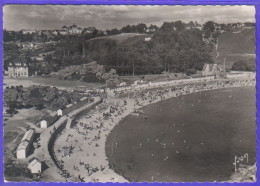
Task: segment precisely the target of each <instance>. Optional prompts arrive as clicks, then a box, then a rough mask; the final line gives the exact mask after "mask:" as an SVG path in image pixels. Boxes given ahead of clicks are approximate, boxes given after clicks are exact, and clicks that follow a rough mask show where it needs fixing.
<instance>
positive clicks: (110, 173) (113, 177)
mask: <svg viewBox="0 0 260 186" xmlns="http://www.w3.org/2000/svg"><path fill="white" fill-rule="evenodd" d="M229 81H230V80H229ZM229 81H227V82H229ZM238 82H239V83H238ZM214 83H215V84H214ZM214 83H213V84H214V85H207V86H206V87H203V89H202V88H201V87H199V86H198V87H199V88H198V87H195V85H192V86H190V87H187V85H185V87H186V88H187V90H186V88H185V87H184V88H181V89H182V90H174V91H169V90H170V89H171V87H164V88H163V89H164V91H165V90H168V91H166V93H165V94H163V95H159V96H154V97H153V100H152V101H151V100H149V99H143V98H141V97H138V96H137V97H135V98H122V99H120V98H115V97H113V98H111V97H108V98H107V99H106V100H105V101H104V102H103V103H102V104H101V105H100V106H98V107H96V109H95V110H92V111H90V112H89V113H88V114H87V115H86V116H84V117H81V118H80V119H79V120H78V123H79V125H76V127H75V128H74V129H66V130H65V131H64V133H63V134H62V135H61V136H60V137H59V138H58V139H57V141H56V143H55V146H56V147H55V154H56V156H57V159H59V160H62V161H63V162H64V168H65V169H66V170H70V171H69V172H70V174H71V175H72V176H73V177H74V178H78V179H79V181H84V182H128V180H127V179H126V178H124V177H123V176H122V175H120V173H116V172H115V171H114V170H113V169H112V168H111V167H110V166H111V165H109V162H108V159H107V156H106V152H105V145H106V141H107V136H108V135H109V133H110V132H111V131H112V130H113V128H114V127H115V126H116V125H118V124H120V121H121V120H123V119H124V118H125V117H126V116H128V115H129V114H131V113H132V112H134V111H135V110H138V109H141V108H142V107H144V106H147V105H149V104H153V103H158V102H160V101H163V100H166V99H169V98H174V97H178V96H180V95H186V94H191V93H195V92H200V91H207V90H214V89H221V88H230V87H243V86H253V85H254V82H253V83H251V85H249V83H248V82H247V83H246V82H240V81H236V80H235V81H234V82H233V83H232V84H229V83H227V84H224V85H222V84H220V85H218V86H216V83H219V82H218V81H216V82H214ZM196 88H197V89H196ZM143 91H144V90H140V92H143ZM146 91H148V92H147V94H148V95H149V90H146ZM158 91H159V92H160V91H162V90H158V89H157V90H156V91H154V92H158ZM146 98H147V97H146ZM111 105H112V106H114V107H116V109H115V110H116V111H115V112H113V114H111V117H110V118H109V119H107V120H105V119H103V116H104V115H103V113H108V112H109V111H111V108H110V110H109V108H108V107H109V106H111ZM84 130H85V132H82V131H84ZM82 139H83V140H82ZM63 142H66V143H67V144H66V143H65V144H64V143H63ZM64 147H71V148H73V149H74V152H72V153H69V154H68V153H65V152H66V149H63V148H64ZM75 151H77V152H76V153H75ZM90 152H91V154H90ZM62 153H63V155H62ZM65 154H68V155H65ZM70 158H72V159H75V161H73V162H71V161H69V159H70ZM77 163H78V164H77ZM100 178H102V180H101V179H100Z"/></svg>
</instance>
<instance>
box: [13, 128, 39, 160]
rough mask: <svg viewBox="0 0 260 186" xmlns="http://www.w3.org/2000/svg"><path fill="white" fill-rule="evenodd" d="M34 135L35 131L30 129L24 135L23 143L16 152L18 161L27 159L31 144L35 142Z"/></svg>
mask: <svg viewBox="0 0 260 186" xmlns="http://www.w3.org/2000/svg"><path fill="white" fill-rule="evenodd" d="M34 133H35V130H34V129H30V130H28V131H26V133H25V134H24V136H23V138H22V140H21V143H20V145H19V146H18V148H17V150H16V157H17V159H23V158H26V157H27V152H28V151H29V150H30V147H31V144H32V142H33V137H34Z"/></svg>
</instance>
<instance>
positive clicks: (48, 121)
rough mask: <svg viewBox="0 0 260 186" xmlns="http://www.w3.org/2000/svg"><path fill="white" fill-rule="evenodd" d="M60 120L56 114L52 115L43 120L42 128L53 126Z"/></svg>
mask: <svg viewBox="0 0 260 186" xmlns="http://www.w3.org/2000/svg"><path fill="white" fill-rule="evenodd" d="M57 119H58V115H57V114H56V112H54V113H51V114H50V115H47V116H45V117H44V118H43V120H42V121H41V122H40V125H41V128H48V127H49V126H50V125H51V124H53V123H54V122H55V121H56V120H57Z"/></svg>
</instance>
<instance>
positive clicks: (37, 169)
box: [28, 158, 42, 174]
mask: <svg viewBox="0 0 260 186" xmlns="http://www.w3.org/2000/svg"><path fill="white" fill-rule="evenodd" d="M28 169H29V170H30V171H31V173H32V174H40V173H41V172H42V163H41V162H40V161H39V160H38V159H37V158H33V159H31V160H30V161H29V165H28Z"/></svg>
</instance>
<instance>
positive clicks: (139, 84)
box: [100, 71, 255, 93]
mask: <svg viewBox="0 0 260 186" xmlns="http://www.w3.org/2000/svg"><path fill="white" fill-rule="evenodd" d="M226 78H227V79H244V78H250V79H254V78H255V73H253V72H238V71H232V72H230V73H229V74H227V77H226ZM214 79H216V78H215V76H205V77H198V78H190V79H178V80H170V81H160V82H149V83H145V82H144V81H142V80H137V81H135V82H134V83H133V84H132V85H131V86H125V84H124V85H123V86H121V87H117V88H114V89H109V88H107V89H106V90H105V91H106V92H107V93H111V92H112V93H115V92H121V91H125V90H126V91H131V90H142V89H147V88H158V87H165V86H172V85H174V84H177V85H178V84H183V83H195V82H207V81H212V80H214ZM100 91H102V90H100Z"/></svg>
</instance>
